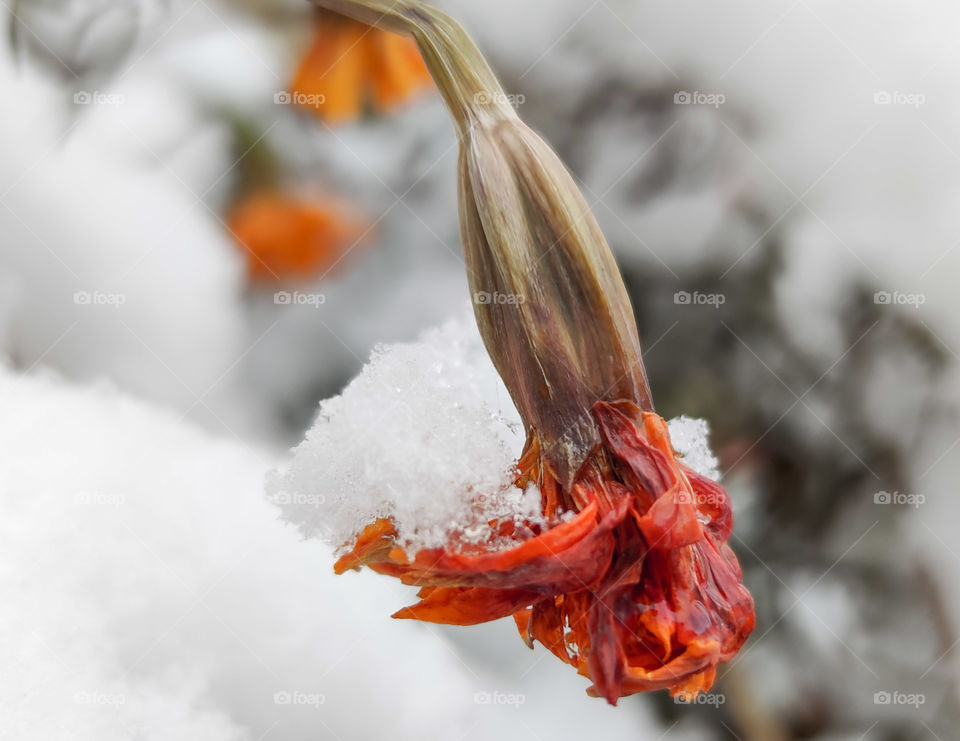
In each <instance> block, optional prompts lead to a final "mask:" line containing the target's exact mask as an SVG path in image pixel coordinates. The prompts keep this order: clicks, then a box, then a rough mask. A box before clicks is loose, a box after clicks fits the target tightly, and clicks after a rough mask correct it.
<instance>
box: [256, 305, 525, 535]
mask: <svg viewBox="0 0 960 741" xmlns="http://www.w3.org/2000/svg"><path fill="white" fill-rule="evenodd" d="M523 441H524V434H523V429H522V425H521V424H520V420H519V416H518V415H517V412H516V410H515V409H514V407H513V404H512V402H511V401H510V397H509V395H508V393H507V391H506V389H505V388H504V387H503V384H502V382H501V381H500V378H499V376H498V375H497V373H496V371H495V370H494V368H493V364H492V363H491V362H490V359H489V357H488V356H487V354H486V351H485V350H484V347H483V343H482V341H481V339H480V335H479V333H478V332H477V328H476V325H475V324H474V321H473V318H472V317H470V316H466V315H465V316H463V317H461V318H458V319H455V320H451V321H450V322H448V323H447V324H445V325H444V326H443V327H441V328H439V329H434V330H430V331H428V332H426V333H425V334H424V335H423V336H422V338H421V340H420V341H419V342H416V343H409V344H396V345H390V346H379V347H378V348H377V349H376V350H374V352H373V356H372V358H371V360H370V362H369V363H368V364H367V365H366V367H364V369H363V370H362V371H361V372H360V375H359V376H358V377H357V378H356V379H354V380H353V382H351V383H350V385H349V386H348V387H347V388H346V389H345V390H344V392H343V394H341V395H340V396H337V397H334V398H332V399H328V400H326V401H324V402H323V403H322V404H321V405H320V414H319V418H318V420H317V422H316V423H315V424H314V426H313V428H312V429H311V430H310V431H309V432H308V433H307V438H306V440H305V441H304V442H303V443H301V445H300V446H299V447H298V448H297V449H296V451H295V455H294V458H293V460H292V462H291V463H290V465H289V468H288V469H287V470H286V471H284V472H278V473H277V474H275V475H274V476H273V477H272V478H271V480H270V481H269V483H268V489H269V490H270V497H271V499H272V500H273V501H274V503H276V504H277V505H279V506H280V507H281V509H282V510H283V514H284V517H285V518H286V519H287V520H289V521H290V522H293V523H295V524H296V525H297V527H298V528H299V529H300V531H301V532H302V533H303V534H304V535H305V536H307V537H314V536H317V535H319V536H320V537H322V538H323V539H325V540H328V541H329V542H330V543H331V544H334V545H337V546H341V545H344V544H346V543H347V542H348V541H351V540H352V539H353V537H354V536H355V535H356V534H357V533H358V532H359V531H360V530H362V529H363V527H364V526H365V525H367V524H369V523H371V522H373V521H374V520H376V519H377V518H380V517H390V518H392V519H393V521H394V523H395V524H396V526H397V529H398V533H399V538H400V540H401V541H402V542H403V543H404V544H405V545H406V546H408V547H410V548H413V549H419V548H430V547H436V546H440V545H443V544H444V543H446V542H448V540H449V538H450V536H451V534H452V533H454V532H457V533H458V534H459V536H460V537H462V538H463V539H465V540H466V541H468V542H469V541H479V540H480V539H483V538H485V537H486V536H487V535H489V533H488V532H486V531H485V523H486V522H487V521H489V520H491V519H496V518H502V517H512V516H513V515H514V514H517V515H519V514H520V513H527V514H528V515H530V516H534V514H535V513H536V511H538V510H539V493H538V492H537V491H536V490H535V489H529V490H528V491H527V492H523V491H520V490H519V489H517V488H516V487H515V486H513V483H512V482H513V467H514V463H515V461H516V459H517V457H518V455H519V453H520V451H521V449H522V447H523Z"/></svg>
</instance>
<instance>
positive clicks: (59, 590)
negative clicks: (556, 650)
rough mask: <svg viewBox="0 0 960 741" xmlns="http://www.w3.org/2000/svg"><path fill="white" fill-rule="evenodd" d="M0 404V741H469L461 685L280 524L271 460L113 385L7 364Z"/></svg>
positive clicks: (392, 598)
mask: <svg viewBox="0 0 960 741" xmlns="http://www.w3.org/2000/svg"><path fill="white" fill-rule="evenodd" d="M0 406H2V408H3V410H4V413H3V415H2V417H0V448H2V449H3V451H4V455H3V456H2V458H0V591H2V593H3V594H4V600H3V603H2V605H0V707H3V709H4V710H3V713H0V738H4V739H36V738H71V739H77V740H78V741H85V740H86V739H96V740H97V741H108V740H113V739H117V740H118V741H119V740H120V739H130V738H142V739H157V740H159V739H172V738H176V739H185V740H186V739H197V740H198V741H201V740H202V741H234V739H249V740H251V741H252V739H257V738H264V737H267V734H268V733H270V731H271V730H273V732H274V736H275V737H277V738H284V739H288V740H292V739H306V738H311V739H315V738H318V734H319V735H323V734H325V733H327V734H329V736H323V737H324V738H327V737H329V738H372V737H376V736H378V735H382V724H383V719H384V718H389V719H390V735H391V737H394V738H399V739H415V738H423V737H424V736H430V735H431V734H433V733H437V734H438V735H439V737H443V738H455V737H457V736H459V735H460V734H461V733H462V731H463V726H462V725H461V720H462V718H463V717H464V715H465V713H466V712H467V711H469V710H470V709H471V708H472V707H473V702H472V701H473V694H474V693H475V692H476V691H477V689H478V688H477V687H475V686H474V682H473V680H472V679H471V678H470V676H469V675H467V674H465V671H466V670H465V669H464V668H463V666H462V665H461V664H459V663H458V661H457V659H456V658H455V657H454V655H453V654H452V652H451V650H450V647H449V646H448V645H447V644H446V642H445V641H444V640H442V639H439V638H438V637H437V636H435V635H432V634H430V633H429V632H428V631H427V630H426V629H424V628H423V626H420V625H417V624H413V623H408V622H401V621H391V620H388V619H387V618H386V616H387V615H388V614H389V613H390V611H391V610H392V609H395V606H396V605H397V604H398V603H400V602H402V600H403V596H402V594H401V593H402V591H403V588H402V587H401V586H400V585H399V584H393V583H392V582H390V581H388V580H382V581H380V580H377V581H375V582H369V581H363V582H360V581H353V580H350V579H345V578H338V577H335V576H334V575H333V573H332V557H331V553H330V551H329V549H327V548H326V547H324V546H323V545H321V544H319V543H306V544H305V543H302V542H301V541H300V540H299V539H298V538H297V537H296V533H295V532H293V531H292V530H291V529H289V528H286V527H284V526H283V525H282V524H281V523H279V522H277V519H276V514H275V510H274V508H273V507H272V506H270V505H269V504H268V503H267V502H266V501H264V498H263V492H262V480H263V475H264V472H265V471H266V470H267V469H268V468H269V467H271V466H272V465H274V464H275V461H273V460H272V459H270V458H266V457H264V456H263V455H262V454H261V453H260V452H259V451H258V450H256V449H253V448H248V447H245V446H242V445H238V444H235V443H233V442H229V443H228V442H223V441H220V440H218V439H216V438H213V437H211V436H210V435H208V434H205V433H202V432H200V431H198V430H197V429H196V428H194V427H192V426H189V425H186V424H184V423H183V422H182V421H181V420H178V419H177V418H176V417H175V416H174V415H173V414H170V413H164V412H159V411H156V410H153V409H151V408H149V407H147V406H146V405H144V404H143V403H141V402H136V401H133V400H131V399H128V398H126V397H124V396H123V395H122V394H118V393H117V391H116V389H114V388H111V387H108V386H103V387H101V388H96V389H74V388H71V387H69V386H66V385H64V384H62V383H60V382H59V381H55V380H53V379H51V378H46V377H39V378H23V377H18V376H15V375H13V374H10V373H8V372H0ZM440 688H442V691H441V689H440ZM585 701H586V700H585Z"/></svg>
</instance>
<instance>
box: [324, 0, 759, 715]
mask: <svg viewBox="0 0 960 741" xmlns="http://www.w3.org/2000/svg"><path fill="white" fill-rule="evenodd" d="M320 2H322V3H324V4H325V5H327V6H328V7H334V8H337V9H342V10H344V12H349V13H352V14H354V15H355V16H357V17H358V18H360V19H361V20H366V19H372V20H371V22H377V23H383V24H384V25H385V26H387V27H389V28H396V29H398V30H406V31H408V32H410V33H412V34H413V35H414V37H415V38H417V40H418V41H419V42H420V44H421V46H422V48H423V49H424V50H425V58H426V60H427V62H428V64H429V65H430V69H431V72H432V73H433V74H434V76H435V79H436V80H437V82H438V87H439V89H440V91H441V93H442V94H443V96H444V99H445V100H446V102H447V104H448V106H449V108H450V111H451V114H452V116H453V119H454V123H455V125H456V126H457V134H458V140H459V143H460V159H459V164H458V172H459V188H458V191H459V196H460V198H459V209H460V221H461V234H462V237H463V244H464V257H465V262H466V265H467V275H468V281H469V283H470V287H471V290H472V291H474V292H475V301H474V314H475V317H476V319H477V325H478V328H479V329H480V334H481V336H482V337H483V340H484V344H485V346H486V349H487V352H488V353H489V355H490V358H491V360H492V361H493V363H494V365H495V366H496V368H497V371H498V372H499V374H500V376H501V378H502V379H503V381H504V384H505V385H506V387H507V390H508V391H509V392H510V396H511V398H512V399H513V401H514V403H515V405H516V407H517V410H518V411H519V413H520V416H521V418H522V420H523V422H524V426H525V429H526V432H527V444H526V447H525V450H524V453H523V455H522V456H521V458H520V461H519V463H518V470H517V478H516V485H517V486H518V487H520V488H522V489H524V490H525V489H526V487H527V486H528V485H529V484H531V483H532V484H536V485H537V487H538V488H539V491H540V495H541V501H540V504H541V514H542V515H543V518H544V522H545V524H544V522H540V521H537V522H533V521H531V520H527V521H525V522H523V523H522V525H521V526H517V525H516V524H515V523H514V521H513V520H512V519H511V520H509V521H503V522H499V521H496V520H495V521H492V522H490V523H489V524H490V526H491V528H490V529H491V535H490V536H489V538H488V539H487V540H486V541H485V542H483V543H481V544H479V545H477V544H475V543H471V542H465V541H464V542H461V541H460V540H458V539H456V538H453V539H451V541H450V542H449V543H447V544H446V545H445V546H444V547H442V548H425V549H421V550H419V551H417V552H412V553H407V552H406V551H405V550H404V549H403V548H402V547H401V546H402V541H401V540H400V538H399V535H398V532H397V530H396V528H395V526H394V523H393V522H391V521H390V520H389V519H381V520H378V521H377V522H375V523H372V524H370V525H368V526H367V527H366V528H365V530H364V531H363V532H362V533H361V534H360V536H359V537H358V538H357V540H356V542H355V543H354V544H353V548H352V550H351V551H350V552H349V553H347V554H346V555H344V556H343V557H342V558H341V559H340V560H339V561H338V562H337V564H336V566H335V568H336V570H337V571H338V572H343V571H345V570H347V569H350V568H357V567H359V566H369V567H370V568H372V569H373V570H375V571H378V572H380V573H383V574H388V575H391V576H395V577H399V578H400V579H401V580H402V581H403V582H404V583H407V584H411V585H416V586H419V587H421V590H420V594H419V596H420V602H419V603H417V604H416V605H413V606H412V607H408V608H405V609H403V610H400V611H399V612H398V613H396V614H395V617H400V618H415V619H418V620H425V621H429V622H436V623H449V624H456V625H471V624H475V623H482V622H485V621H488V620H495V619H497V618H502V617H506V616H508V615H512V616H513V617H514V619H515V620H516V622H517V626H518V628H519V630H520V634H521V636H522V637H523V639H524V641H526V642H527V645H531V646H532V642H533V641H534V640H537V641H539V642H541V643H542V644H543V645H545V646H546V647H547V648H548V649H550V651H552V652H553V653H554V654H556V655H557V656H558V657H559V658H560V659H562V660H563V661H565V662H567V663H569V664H571V665H572V666H574V667H575V668H576V669H577V670H578V671H579V672H580V673H581V674H582V675H584V676H585V677H588V678H589V679H590V680H592V682H593V686H592V687H591V688H590V691H591V692H592V693H593V694H596V695H599V696H602V697H604V698H606V699H607V701H608V702H610V703H611V704H616V702H617V699H618V698H620V697H623V696H625V695H629V694H632V693H634V692H641V691H644V690H656V689H669V690H670V691H671V693H673V694H674V695H680V696H685V697H687V698H691V697H693V696H695V695H696V694H697V693H698V692H701V691H704V690H706V689H709V687H710V686H711V685H712V684H713V681H714V677H715V675H716V670H717V666H718V664H720V663H722V662H724V661H729V660H730V659H731V658H732V657H733V656H734V654H735V653H736V652H737V651H738V650H739V648H740V647H741V646H742V645H743V643H744V641H745V640H746V639H747V637H748V636H749V635H750V632H751V631H752V630H753V626H754V620H755V617H754V611H753V601H752V599H751V597H750V593H749V592H748V591H747V589H746V588H745V587H744V586H743V584H742V583H741V572H740V566H739V564H738V562H737V559H736V557H735V556H734V554H733V552H732V551H731V550H730V548H729V547H728V545H727V539H728V538H729V536H730V532H731V527H732V524H733V518H732V513H731V506H730V501H729V498H728V497H727V494H726V492H725V491H724V489H723V487H721V486H720V485H718V484H716V483H714V482H713V481H710V480H709V479H707V478H705V477H703V476H701V475H699V474H697V473H696V472H694V471H693V470H691V469H690V468H689V467H687V466H685V465H684V464H683V463H682V462H681V461H680V460H679V459H678V457H677V455H676V453H675V452H674V449H673V446H672V445H671V443H670V435H669V432H668V430H667V426H666V423H665V422H664V421H663V419H662V418H661V417H660V416H659V415H657V414H656V413H655V412H654V410H653V403H652V397H651V393H650V389H649V385H648V382H647V378H646V372H645V370H644V367H643V361H642V358H641V352H640V339H639V336H638V333H637V327H636V321H635V319H634V315H633V311H632V308H631V306H630V299H629V296H628V294H627V290H626V286H625V285H624V283H623V279H622V277H621V276H620V272H619V269H618V267H617V264H616V261H615V260H614V257H613V254H612V252H611V251H610V248H609V245H608V244H607V242H606V240H605V238H604V236H603V232H602V231H601V229H600V225H599V224H598V223H597V221H596V218H595V217H594V216H593V214H592V213H591V211H590V207H589V205H588V204H587V203H586V200H585V199H584V197H583V194H582V193H581V192H580V190H579V188H577V185H576V183H575V182H574V180H573V178H572V177H571V176H570V173H569V172H568V171H567V170H566V168H565V167H564V165H563V163H562V162H561V161H560V159H559V158H558V157H557V155H556V153H555V152H553V150H552V149H550V147H549V146H548V145H547V144H546V142H544V141H543V140H542V139H541V138H540V137H539V136H537V134H536V133H534V132H533V131H532V130H531V129H530V128H529V127H527V126H526V125H525V124H524V123H523V122H522V121H521V120H520V119H519V117H518V116H517V113H516V111H515V110H514V109H513V108H512V107H511V106H510V105H509V102H507V96H506V95H505V94H504V91H503V89H502V88H501V86H500V84H499V83H498V82H497V80H496V78H495V77H494V75H493V72H492V71H491V70H490V68H489V66H488V65H487V64H486V62H485V60H484V59H483V57H482V55H481V54H480V52H479V50H478V49H476V46H475V45H474V44H473V42H472V41H471V40H470V38H469V36H467V34H466V32H465V31H464V30H463V29H462V28H461V27H460V26H459V25H458V24H457V23H456V21H454V20H453V19H452V18H450V17H449V16H446V15H445V14H443V13H442V12H440V11H438V10H436V9H434V8H432V7H430V6H429V5H427V4H426V3H424V2H421V1H420V0H320ZM481 295H486V296H487V297H489V296H491V295H500V296H506V297H512V298H514V299H516V300H513V301H504V302H500V301H490V300H483V301H480V300H477V299H476V297H477V296H481ZM520 299H522V300H520ZM479 494H483V492H480V493H479Z"/></svg>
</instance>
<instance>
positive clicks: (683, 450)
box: [667, 415, 720, 481]
mask: <svg viewBox="0 0 960 741" xmlns="http://www.w3.org/2000/svg"><path fill="white" fill-rule="evenodd" d="M667 427H668V428H669V429H670V442H671V443H673V449H674V450H675V451H677V453H678V454H679V455H680V458H681V460H682V461H683V462H684V463H685V464H687V465H688V466H690V468H692V469H693V470H694V471H696V472H697V473H699V474H700V475H701V476H706V477H707V478H708V479H713V480H714V481H716V480H718V479H719V478H720V470H719V469H718V468H717V466H718V462H717V458H716V456H715V455H714V454H713V451H712V450H710V423H709V422H707V420H705V419H695V418H693V417H687V416H686V415H683V416H680V417H675V418H674V419H671V420H670V421H669V422H668V423H667Z"/></svg>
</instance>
